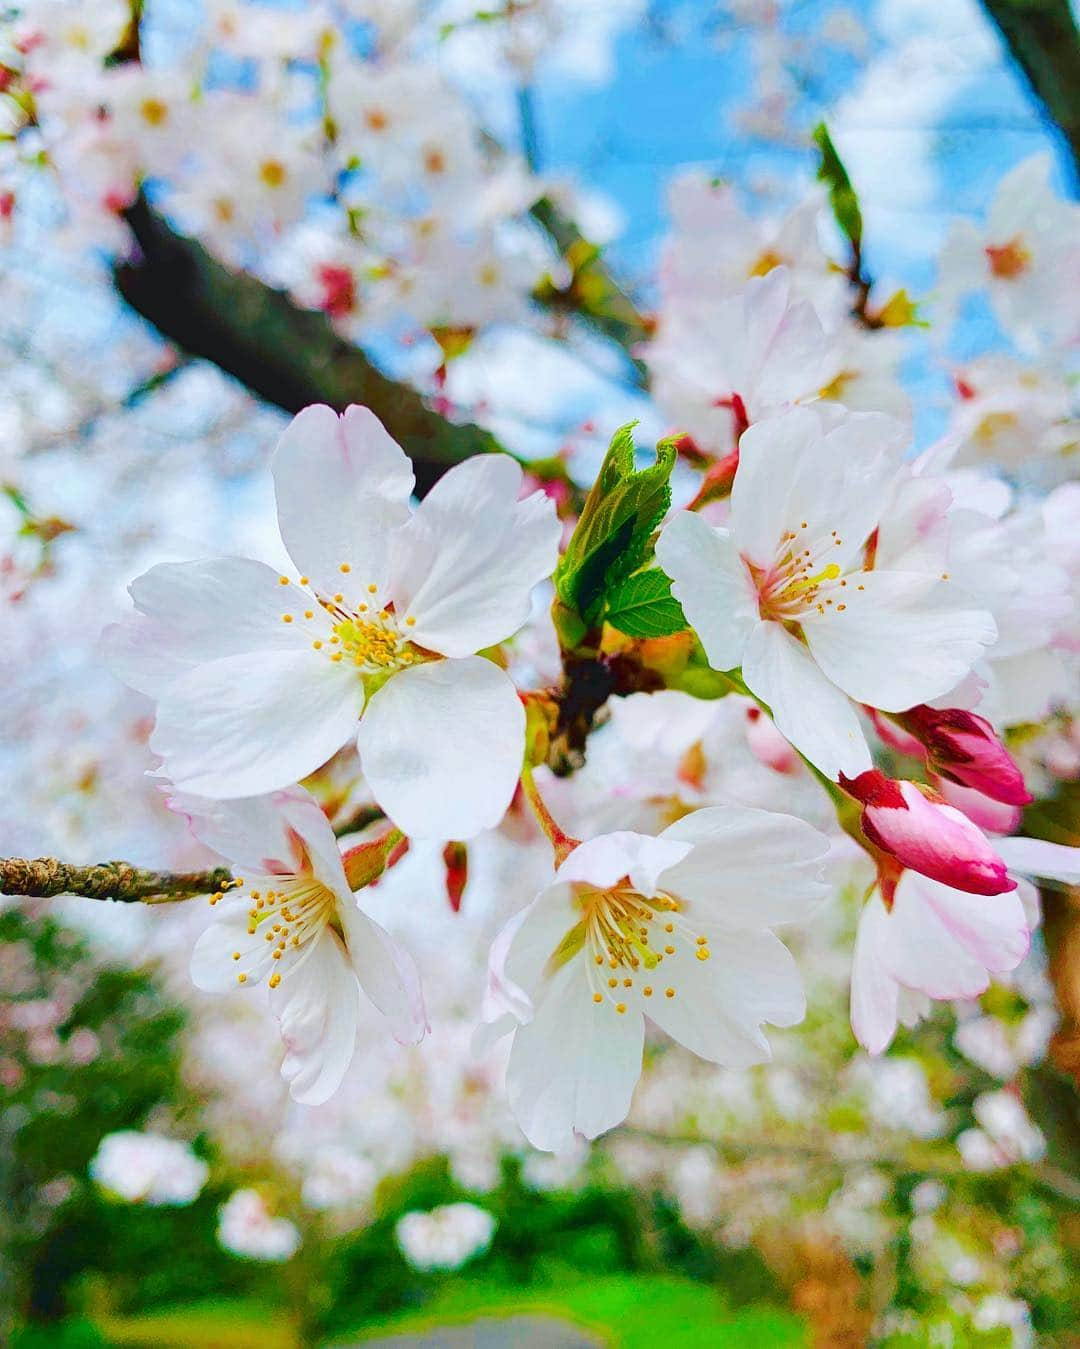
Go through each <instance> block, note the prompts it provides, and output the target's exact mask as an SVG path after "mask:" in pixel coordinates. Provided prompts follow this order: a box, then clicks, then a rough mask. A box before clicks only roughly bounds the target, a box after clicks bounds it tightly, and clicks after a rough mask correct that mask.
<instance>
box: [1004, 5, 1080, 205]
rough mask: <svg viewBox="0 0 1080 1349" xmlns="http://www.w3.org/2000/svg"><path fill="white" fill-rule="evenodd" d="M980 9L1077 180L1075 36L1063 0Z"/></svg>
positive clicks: (1079, 34)
mask: <svg viewBox="0 0 1080 1349" xmlns="http://www.w3.org/2000/svg"><path fill="white" fill-rule="evenodd" d="M983 8H984V9H985V10H986V13H987V15H988V16H989V18H990V19H991V21H992V22H993V23H994V25H995V26H996V28H997V30H998V32H999V33H1000V34H1001V36H1002V38H1003V40H1004V42H1005V45H1006V47H1007V48H1008V50H1009V54H1010V56H1012V58H1013V60H1014V61H1015V62H1016V64H1017V65H1018V66H1019V67H1020V69H1021V70H1022V71H1023V74H1024V78H1025V80H1026V81H1027V84H1028V86H1029V88H1030V89H1031V92H1032V93H1033V94H1034V95H1035V97H1036V98H1037V99H1038V101H1039V103H1040V105H1041V107H1042V109H1043V112H1044V113H1045V114H1046V116H1047V117H1048V118H1049V119H1050V120H1051V121H1052V122H1054V123H1055V125H1056V126H1057V127H1058V128H1059V129H1060V130H1061V134H1062V135H1063V136H1064V138H1065V140H1066V142H1067V143H1068V146H1069V150H1070V152H1071V154H1072V166H1073V176H1074V179H1080V31H1078V29H1077V26H1076V20H1075V19H1074V18H1073V15H1072V10H1071V8H1070V5H1069V0H983Z"/></svg>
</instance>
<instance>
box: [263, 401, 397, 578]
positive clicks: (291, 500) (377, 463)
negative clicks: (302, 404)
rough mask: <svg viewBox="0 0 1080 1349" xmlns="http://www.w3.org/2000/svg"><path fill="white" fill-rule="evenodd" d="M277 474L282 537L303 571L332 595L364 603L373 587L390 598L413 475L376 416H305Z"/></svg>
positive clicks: (279, 458)
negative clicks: (393, 553)
mask: <svg viewBox="0 0 1080 1349" xmlns="http://www.w3.org/2000/svg"><path fill="white" fill-rule="evenodd" d="M272 469H273V475H274V491H275V494H276V496H277V510H278V525H279V528H280V529H281V537H282V539H283V540H284V541H285V547H286V548H288V550H289V556H290V557H291V558H292V560H293V562H294V563H295V564H296V566H297V568H298V569H299V571H300V572H301V573H302V574H303V575H305V576H308V577H310V579H311V582H312V584H313V585H314V586H315V587H316V589H318V590H319V591H321V593H322V594H324V595H333V594H335V593H337V592H338V591H340V592H341V593H342V594H344V595H345V596H346V597H347V598H348V599H349V600H359V599H360V598H362V597H363V594H364V592H365V588H366V587H367V586H368V585H369V584H372V585H376V586H378V587H379V589H380V590H383V589H384V588H385V586H386V582H387V578H388V575H389V565H390V547H391V538H392V536H393V534H394V532H395V530H397V529H398V528H399V527H400V526H401V525H403V524H404V523H405V522H406V521H407V520H408V518H409V496H410V494H411V493H412V489H413V470H412V464H411V463H410V462H409V459H408V456H407V455H406V454H405V452H404V451H403V450H402V449H401V448H400V446H399V445H398V444H397V443H396V442H395V441H394V440H393V439H392V438H391V437H390V436H389V435H388V434H387V432H386V430H385V428H384V427H383V425H382V423H381V422H380V421H379V419H378V418H377V417H376V416H375V414H374V413H373V412H372V411H371V410H370V409H369V408H365V407H356V406H354V407H350V408H347V409H346V411H345V413H344V414H343V415H342V416H340V417H339V416H338V415H337V413H336V412H334V410H333V409H332V408H329V407H326V406H325V405H324V404H316V405H315V406H313V407H309V408H305V409H304V410H303V412H300V413H298V414H297V415H296V416H295V417H294V418H293V419H292V421H291V422H290V423H289V425H288V426H287V427H286V428H285V431H284V433H283V434H282V437H281V439H280V441H279V442H278V446H277V449H276V450H275V452H274V458H273V464H272ZM343 563H344V564H345V565H346V566H348V568H349V571H348V572H342V570H341V566H342V564H343Z"/></svg>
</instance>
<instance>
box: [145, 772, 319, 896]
mask: <svg viewBox="0 0 1080 1349" xmlns="http://www.w3.org/2000/svg"><path fill="white" fill-rule="evenodd" d="M168 801H169V809H170V810H173V811H176V813H177V814H179V815H184V816H186V817H187V821H188V824H189V826H190V828H191V832H192V833H193V834H194V835H195V837H196V838H197V839H198V840H199V841H200V842H201V843H205V844H206V846H207V847H208V848H211V849H213V851H214V852H216V853H218V854H219V855H220V856H221V857H223V858H225V859H226V861H228V862H230V863H231V864H232V866H234V867H235V868H237V869H238V870H240V871H243V872H245V873H247V875H248V877H249V878H250V876H251V875H258V876H266V875H272V876H284V875H295V874H297V872H298V869H299V867H300V866H301V865H302V863H303V858H302V857H301V856H299V855H298V853H297V849H296V840H295V838H294V836H293V834H292V833H291V832H290V826H292V828H294V829H296V831H297V833H299V834H301V837H304V838H305V842H306V837H305V836H306V834H307V832H308V831H309V829H312V828H314V829H317V828H318V822H317V821H315V820H314V816H313V815H312V816H310V819H311V821H312V822H313V823H311V824H308V823H307V820H308V818H309V815H308V813H309V811H311V810H313V811H316V812H318V816H319V819H321V821H322V823H323V824H324V825H325V826H326V831H327V833H329V835H330V838H331V840H332V841H333V839H334V835H333V830H332V829H331V828H330V825H329V822H328V821H327V819H326V816H325V815H324V814H323V812H322V809H321V808H320V806H319V804H318V802H317V801H316V800H315V798H314V797H313V796H312V795H311V794H310V793H309V792H306V791H305V790H304V789H303V787H290V788H289V789H288V790H286V791H282V792H273V793H271V794H269V795H266V796H249V797H244V798H242V799H240V800H236V801H215V800H212V799H210V798H208V797H203V796H194V795H192V794H191V793H189V792H180V791H172V792H170V793H169V795H168ZM294 803H295V805H294ZM290 808H291V809H290ZM301 824H303V825H304V826H305V827H304V828H300V827H299V826H300V825H301ZM335 850H336V842H335Z"/></svg>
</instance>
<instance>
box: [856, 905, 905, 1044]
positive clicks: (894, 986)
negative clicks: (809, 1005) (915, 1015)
mask: <svg viewBox="0 0 1080 1349" xmlns="http://www.w3.org/2000/svg"><path fill="white" fill-rule="evenodd" d="M890 940H891V938H890V925H889V913H888V910H887V909H886V908H885V904H884V902H883V900H882V898H881V895H880V894H878V892H877V891H876V890H875V891H874V893H873V894H872V895H871V896H870V899H869V900H868V901H867V903H866V904H865V905H864V906H863V911H862V913H861V914H860V915H859V926H858V930H857V931H856V933H855V950H854V953H853V956H852V965H851V1029H852V1030H853V1031H854V1032H855V1038H856V1040H858V1042H859V1044H861V1045H862V1046H863V1048H864V1049H866V1050H868V1051H869V1052H870V1053H871V1054H880V1053H882V1051H883V1050H885V1049H886V1048H888V1046H889V1043H890V1042H891V1040H892V1038H893V1036H894V1035H895V1034H896V1023H897V1019H898V1015H899V998H900V985H899V984H898V983H897V982H896V978H895V976H894V975H893V974H892V972H891V970H890V969H889V968H888V967H887V965H886V963H885V960H884V952H885V950H886V949H887V948H888V945H889V942H890Z"/></svg>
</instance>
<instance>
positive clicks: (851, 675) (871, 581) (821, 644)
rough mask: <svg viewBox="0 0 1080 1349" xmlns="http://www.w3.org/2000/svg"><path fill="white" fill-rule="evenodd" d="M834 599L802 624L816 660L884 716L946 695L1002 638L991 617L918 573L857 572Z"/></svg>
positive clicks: (835, 592) (945, 584)
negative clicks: (990, 646) (986, 648)
mask: <svg viewBox="0 0 1080 1349" xmlns="http://www.w3.org/2000/svg"><path fill="white" fill-rule="evenodd" d="M832 596H833V598H834V599H835V600H836V603H834V604H831V605H827V606H826V605H823V606H822V608H821V610H810V611H808V612H807V614H806V615H805V617H804V619H803V630H804V632H805V634H806V640H807V643H808V644H809V647H810V650H811V652H812V653H813V656H814V659H815V660H816V661H817V663H818V665H820V666H821V668H822V670H824V672H825V673H826V675H828V677H829V679H831V680H832V682H833V683H834V684H836V685H837V687H838V688H842V689H843V690H844V692H845V693H847V694H848V695H849V696H850V697H852V698H854V699H855V701H856V702H859V703H868V704H869V705H870V706H871V707H877V708H881V709H882V710H883V711H885V712H902V711H904V710H905V709H906V708H909V707H913V706H914V705H915V704H916V703H925V702H928V701H929V700H930V699H932V698H937V697H939V696H940V695H941V694H943V693H947V692H948V691H949V690H950V689H951V688H954V687H955V686H956V685H957V684H958V683H959V682H960V680H961V679H963V678H964V676H965V675H966V674H967V673H968V671H969V670H970V669H971V667H972V665H973V664H974V663H975V661H977V660H978V659H979V657H980V656H981V655H982V654H983V650H984V648H985V647H986V646H988V645H989V644H990V643H991V642H993V640H994V638H995V636H996V635H997V629H996V627H995V625H994V620H993V618H992V617H991V616H990V614H989V613H987V612H986V611H985V610H982V609H972V608H969V607H967V605H966V602H965V601H964V599H963V598H962V597H961V596H960V594H959V593H958V592H956V591H955V590H954V588H953V587H951V586H950V585H949V584H948V582H945V581H937V582H935V581H933V580H932V579H931V578H929V577H927V576H925V575H920V574H918V573H914V572H884V571H870V572H858V573H855V574H853V575H851V576H849V577H848V584H847V585H846V586H845V587H844V588H843V590H840V589H834V590H833V592H832Z"/></svg>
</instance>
